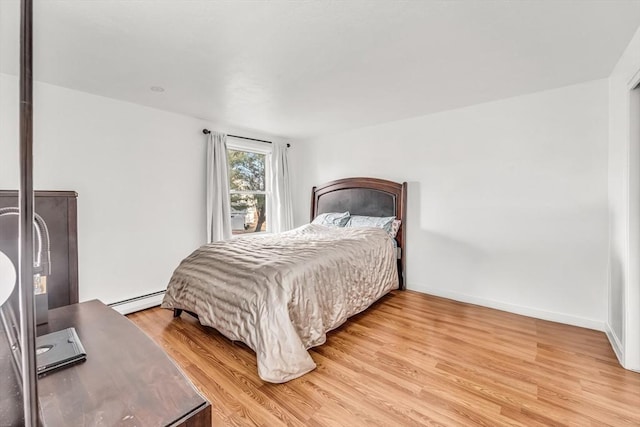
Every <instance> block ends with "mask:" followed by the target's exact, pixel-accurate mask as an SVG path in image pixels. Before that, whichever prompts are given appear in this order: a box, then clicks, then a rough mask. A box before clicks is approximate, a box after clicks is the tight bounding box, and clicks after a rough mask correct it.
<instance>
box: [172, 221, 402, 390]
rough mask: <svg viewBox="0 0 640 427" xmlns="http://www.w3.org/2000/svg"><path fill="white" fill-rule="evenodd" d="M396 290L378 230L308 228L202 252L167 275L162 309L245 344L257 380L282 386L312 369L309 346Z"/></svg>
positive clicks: (384, 238) (388, 246)
mask: <svg viewBox="0 0 640 427" xmlns="http://www.w3.org/2000/svg"><path fill="white" fill-rule="evenodd" d="M396 288H398V273H397V265H396V257H395V251H394V246H393V243H392V240H391V238H390V237H389V236H388V235H387V234H386V233H385V232H384V231H383V230H381V229H373V228H329V227H325V226H321V225H314V224H309V225H305V226H302V227H300V228H297V229H295V230H291V231H288V232H285V233H279V234H264V235H259V236H255V235H254V236H250V237H240V238H234V239H231V240H227V241H224V242H216V243H212V244H208V245H204V246H202V247H200V248H199V249H197V250H196V251H195V252H193V253H192V254H191V255H189V257H187V258H186V259H184V260H183V261H182V263H180V265H179V266H178V268H177V269H176V271H175V272H174V273H173V277H172V278H171V281H170V283H169V286H168V288H167V292H166V294H165V297H164V301H163V303H162V307H164V308H170V309H173V308H179V309H185V310H189V311H192V312H194V313H196V314H197V315H198V317H199V320H200V323H202V324H203V325H206V326H212V327H214V328H216V329H217V330H218V331H220V332H221V333H222V334H224V335H225V336H226V337H228V338H229V339H231V340H236V341H242V342H244V343H245V344H247V345H248V346H249V347H251V348H252V349H253V350H254V351H255V352H256V355H257V359H258V373H259V375H260V377H261V378H262V379H263V380H265V381H269V382H274V383H281V382H285V381H289V380H291V379H294V378H297V377H299V376H301V375H303V374H305V373H307V372H309V371H311V370H312V369H314V368H315V366H316V365H315V363H314V362H313V360H312V359H311V356H310V355H309V353H308V352H307V349H308V348H311V347H314V346H317V345H320V344H323V343H324V342H325V340H326V332H327V331H330V330H331V329H334V328H336V327H338V326H339V325H341V324H342V323H344V321H345V320H346V319H347V318H348V317H349V316H352V315H354V314H356V313H359V312H360V311H362V310H364V309H365V308H367V307H368V306H369V305H371V304H372V303H373V302H374V301H376V300H377V299H378V298H380V297H381V296H383V295H384V294H386V293H387V292H389V291H390V290H392V289H396Z"/></svg>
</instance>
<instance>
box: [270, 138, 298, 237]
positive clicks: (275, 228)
mask: <svg viewBox="0 0 640 427" xmlns="http://www.w3.org/2000/svg"><path fill="white" fill-rule="evenodd" d="M272 150H273V151H272V152H271V209H270V212H269V218H271V220H270V223H269V230H270V231H271V232H273V233H280V232H282V231H287V230H291V229H292V228H293V203H292V202H291V184H290V180H289V161H288V159H287V144H283V143H279V142H273V147H272Z"/></svg>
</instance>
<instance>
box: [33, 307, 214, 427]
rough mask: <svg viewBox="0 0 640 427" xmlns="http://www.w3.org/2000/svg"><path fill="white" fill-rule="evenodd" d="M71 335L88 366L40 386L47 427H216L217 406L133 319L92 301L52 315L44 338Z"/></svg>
mask: <svg viewBox="0 0 640 427" xmlns="http://www.w3.org/2000/svg"><path fill="white" fill-rule="evenodd" d="M68 327H75V328H76V331H77V332H78V336H79V338H80V341H81V342H82V345H83V346H84V348H85V350H86V352H87V360H86V362H84V363H80V364H78V365H74V366H72V367H68V368H65V369H61V370H59V371H56V372H52V373H50V374H48V375H45V376H43V377H41V378H40V379H39V381H38V395H39V401H40V408H41V411H42V418H43V421H44V423H45V424H46V425H47V426H76V425H77V426H80V425H86V426H119V425H123V426H134V425H138V426H189V427H199V426H207V427H210V426H211V405H210V404H209V403H208V402H207V401H206V400H205V399H204V398H203V397H202V396H201V395H200V393H199V392H198V391H197V390H196V389H195V387H194V386H193V384H191V382H190V381H189V380H188V379H187V378H186V377H185V376H184V374H183V373H182V372H181V371H180V370H179V369H178V368H177V367H176V365H175V364H174V362H173V361H172V360H171V359H169V357H168V356H167V355H166V354H165V353H164V351H163V350H162V349H161V348H160V347H158V346H157V345H156V344H155V343H154V342H153V341H152V340H151V339H150V338H149V337H148V336H147V335H145V333H144V332H142V331H141V330H140V329H138V327H136V326H135V325H134V324H133V323H132V322H131V321H130V320H129V319H127V318H126V317H124V316H122V315H121V314H119V313H117V312H116V311H115V310H113V309H111V308H109V307H107V306H105V305H104V304H102V303H101V302H100V301H97V300H93V301H88V302H84V303H81V304H74V305H70V306H66V307H62V308H57V309H54V310H51V311H50V312H49V323H48V324H46V325H43V326H40V327H38V335H42V334H45V333H48V332H53V331H57V330H61V329H64V328H68Z"/></svg>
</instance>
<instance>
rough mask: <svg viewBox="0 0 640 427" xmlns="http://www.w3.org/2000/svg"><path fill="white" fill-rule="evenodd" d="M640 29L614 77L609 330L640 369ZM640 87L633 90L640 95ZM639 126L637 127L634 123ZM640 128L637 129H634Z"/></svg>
mask: <svg viewBox="0 0 640 427" xmlns="http://www.w3.org/2000/svg"><path fill="white" fill-rule="evenodd" d="M638 82H640V29H639V30H638V31H637V32H636V34H635V36H634V38H633V39H632V40H631V42H630V44H629V46H628V47H627V49H626V50H625V52H624V54H623V55H622V57H621V58H620V60H619V62H618V64H617V65H616V67H615V68H614V70H613V72H612V73H611V76H610V78H609V212H610V227H611V231H610V234H611V244H610V251H609V264H610V272H609V292H610V303H609V318H608V330H607V332H608V334H609V337H610V339H611V341H612V344H613V345H614V348H615V349H616V352H617V354H618V357H619V358H620V361H621V363H622V364H623V365H624V366H625V367H626V368H628V369H634V370H640V140H639V139H640V138H638V134H639V132H640V131H639V130H638V129H639V128H640V108H639V106H640V102H638V101H636V103H635V109H636V110H635V112H634V116H633V117H632V105H633V103H632V99H633V97H632V92H631V89H632V87H633V86H634V85H635V84H637V83H638ZM639 91H640V89H637V90H636V91H635V92H634V95H635V98H636V99H638V97H640V93H638V92H639ZM634 127H635V128H634ZM633 130H635V132H634V131H633Z"/></svg>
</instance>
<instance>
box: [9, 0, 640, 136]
mask: <svg viewBox="0 0 640 427" xmlns="http://www.w3.org/2000/svg"><path fill="white" fill-rule="evenodd" d="M0 6H1V7H2V9H1V12H2V13H1V14H0V15H1V18H0V25H1V26H2V36H3V37H1V38H0V49H1V50H0V52H2V54H3V57H4V60H3V61H2V63H1V64H0V66H1V67H2V68H1V71H3V72H6V73H15V72H16V70H15V64H16V61H12V60H11V58H13V57H16V56H17V48H16V43H15V39H14V38H13V35H17V32H18V30H17V19H16V15H17V1H15V0H0ZM35 17H36V19H35V25H36V31H35V53H36V56H35V77H36V79H38V80H41V81H45V82H48V83H52V84H55V85H59V86H64V87H68V88H73V89H77V90H81V91H85V92H89V93H94V94H98V95H103V96H107V97H111V98H116V99H121V100H126V101H130V102H134V103H138V104H142V105H148V106H152V107H156V108H160V109H164V110H169V111H175V112H179V113H183V114H187V115H190V116H194V117H198V118H203V119H207V120H211V121H214V122H217V123H224V124H228V125H231V126H234V127H239V128H245V129H247V130H253V131H257V132H261V133H265V134H271V135H278V136H283V137H290V138H302V137H309V136H315V135H320V134H326V133H332V132H336V131H340V130H345V129H350V128H356V127H361V126H365V125H370V124H375V123H381V122H386V121H393V120H398V119H402V118H407V117H413V116H418V115H423V114H427V113H432V112H437V111H443V110H448V109H452V108H456V107H461V106H466V105H472V104H477V103H480V102H485V101H490V100H495V99H501V98H506V97H510V96H515V95H520V94H526V93H531V92H536V91H540V90H545V89H551V88H555V87H561V86H565V85H569V84H573V83H578V82H583V81H588V80H592V79H598V78H604V77H607V76H608V75H609V73H610V72H611V70H612V68H613V66H614V65H615V63H616V61H617V59H618V58H619V56H620V55H621V53H622V51H623V50H624V48H625V47H626V45H627V43H628V42H629V40H630V39H631V37H632V35H633V33H634V31H635V30H636V29H637V28H638V26H639V25H640V1H635V0H630V1H614V0H605V1H551V0H550V1H544V0H539V1H472V0H469V1H406V2H405V1H371V0H370V1H355V0H351V1H296V2H293V1H286V2H285V1H268V2H267V1H260V2H259V1H251V2H249V1H179V0H174V1H161V0H152V1H115V0H109V1H97V0H94V1H90V0H75V1H72V0H66V1H57V0H36V1H35ZM7 58H10V59H9V60H7ZM151 86H162V87H163V88H164V89H165V91H164V92H162V93H157V92H152V91H151V90H150V87H151Z"/></svg>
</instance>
